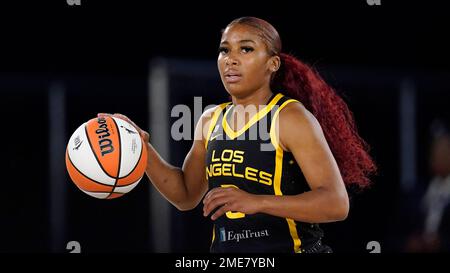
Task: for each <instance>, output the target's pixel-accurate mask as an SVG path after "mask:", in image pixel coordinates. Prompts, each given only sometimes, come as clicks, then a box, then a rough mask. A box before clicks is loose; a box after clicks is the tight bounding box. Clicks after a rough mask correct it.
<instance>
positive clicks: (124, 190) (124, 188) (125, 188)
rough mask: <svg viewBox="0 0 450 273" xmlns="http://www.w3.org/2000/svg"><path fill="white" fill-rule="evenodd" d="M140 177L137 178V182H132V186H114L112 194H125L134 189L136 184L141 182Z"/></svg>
mask: <svg viewBox="0 0 450 273" xmlns="http://www.w3.org/2000/svg"><path fill="white" fill-rule="evenodd" d="M141 179H142V177H141V178H139V180H138V181H135V182H133V184H130V185H127V186H116V187H115V188H114V192H115V193H127V192H129V191H131V190H132V189H133V188H134V187H136V186H137V184H139V183H138V182H139V181H141Z"/></svg>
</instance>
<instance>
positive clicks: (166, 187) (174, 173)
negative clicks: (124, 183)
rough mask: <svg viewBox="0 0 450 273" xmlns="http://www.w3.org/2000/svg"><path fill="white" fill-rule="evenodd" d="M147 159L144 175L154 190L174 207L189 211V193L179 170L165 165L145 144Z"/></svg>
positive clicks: (153, 150) (152, 149)
mask: <svg viewBox="0 0 450 273" xmlns="http://www.w3.org/2000/svg"><path fill="white" fill-rule="evenodd" d="M147 151H148V159H147V168H146V171H145V173H146V174H147V176H148V178H149V179H150V181H151V182H152V184H153V185H154V186H155V188H156V189H157V190H158V191H159V192H160V193H161V194H162V195H163V196H164V197H165V198H166V199H167V200H168V201H169V202H170V203H172V204H173V205H174V206H175V207H177V208H178V209H180V210H186V209H189V208H187V207H190V206H188V204H189V203H191V202H190V197H189V191H188V189H187V187H186V183H185V181H184V174H183V171H182V170H181V169H180V168H177V167H175V166H172V165H170V164H169V163H167V162H166V161H165V160H164V159H163V158H162V157H161V156H160V155H159V154H158V152H157V151H156V150H155V148H153V146H152V145H151V144H150V143H147Z"/></svg>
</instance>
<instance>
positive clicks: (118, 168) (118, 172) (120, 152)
mask: <svg viewBox="0 0 450 273" xmlns="http://www.w3.org/2000/svg"><path fill="white" fill-rule="evenodd" d="M111 120H112V121H113V122H114V125H116V129H117V137H118V138H119V147H120V148H119V164H118V167H117V175H116V182H114V186H113V188H112V189H111V192H110V193H109V195H108V196H107V197H106V198H108V197H110V196H111V194H113V193H114V189H115V188H116V185H117V181H119V174H120V167H121V166H120V165H121V164H122V139H121V138H120V130H119V126H118V125H117V123H116V121H115V120H114V118H113V117H111Z"/></svg>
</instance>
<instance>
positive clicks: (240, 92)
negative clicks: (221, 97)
mask: <svg viewBox="0 0 450 273" xmlns="http://www.w3.org/2000/svg"><path fill="white" fill-rule="evenodd" d="M225 89H226V90H227V92H228V94H230V96H233V97H237V98H240V97H245V96H246V95H248V93H249V92H248V90H247V89H244V88H242V86H239V85H236V84H233V85H226V86H225Z"/></svg>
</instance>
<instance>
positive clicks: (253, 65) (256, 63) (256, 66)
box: [247, 58, 268, 81]
mask: <svg viewBox="0 0 450 273" xmlns="http://www.w3.org/2000/svg"><path fill="white" fill-rule="evenodd" d="M247 67H248V72H249V73H250V74H251V75H252V76H254V77H252V78H253V80H256V81H261V80H262V79H263V77H264V76H265V75H267V73H268V72H267V68H266V63H265V62H264V61H263V60H261V59H260V58H254V59H250V60H248V63H247Z"/></svg>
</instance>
